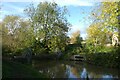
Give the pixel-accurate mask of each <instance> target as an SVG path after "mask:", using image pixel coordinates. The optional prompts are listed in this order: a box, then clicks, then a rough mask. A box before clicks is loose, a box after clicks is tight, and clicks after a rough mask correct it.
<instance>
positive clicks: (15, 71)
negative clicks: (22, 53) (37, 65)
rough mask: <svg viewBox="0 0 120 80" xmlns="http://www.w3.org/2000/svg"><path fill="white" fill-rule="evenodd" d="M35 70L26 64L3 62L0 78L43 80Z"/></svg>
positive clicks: (41, 75) (42, 76)
mask: <svg viewBox="0 0 120 80" xmlns="http://www.w3.org/2000/svg"><path fill="white" fill-rule="evenodd" d="M45 77H46V76H45V75H43V74H40V73H39V72H38V71H37V70H36V69H34V68H33V67H32V66H30V65H28V64H21V63H18V62H13V61H7V60H3V62H2V78H3V79H5V78H45Z"/></svg>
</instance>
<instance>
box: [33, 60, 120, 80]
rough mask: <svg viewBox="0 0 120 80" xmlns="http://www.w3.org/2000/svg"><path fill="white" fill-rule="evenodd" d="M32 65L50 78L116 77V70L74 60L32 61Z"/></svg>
mask: <svg viewBox="0 0 120 80" xmlns="http://www.w3.org/2000/svg"><path fill="white" fill-rule="evenodd" d="M32 66H33V67H34V68H36V69H37V70H38V71H39V72H40V73H44V74H46V75H47V76H49V77H50V78H82V79H83V80H84V79H85V80H87V79H91V78H92V79H93V78H109V79H112V78H116V79H118V70H117V69H111V68H103V67H99V66H94V65H90V64H87V63H83V62H75V61H33V62H32Z"/></svg>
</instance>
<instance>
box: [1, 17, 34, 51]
mask: <svg viewBox="0 0 120 80" xmlns="http://www.w3.org/2000/svg"><path fill="white" fill-rule="evenodd" d="M1 24H2V42H3V43H2V46H3V52H4V50H5V51H6V50H7V49H9V51H8V53H10V52H13V53H16V52H19V51H20V50H23V49H24V48H26V47H29V46H31V44H32V42H33V38H32V37H33V35H32V33H31V30H30V29H31V28H30V26H29V22H28V21H25V20H23V19H21V18H20V17H18V16H13V15H11V16H10V15H8V16H6V17H5V18H4V20H3V21H2V22H1Z"/></svg>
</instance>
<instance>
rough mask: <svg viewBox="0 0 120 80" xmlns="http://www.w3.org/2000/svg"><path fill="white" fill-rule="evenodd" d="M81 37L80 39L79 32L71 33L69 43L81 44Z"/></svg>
mask: <svg viewBox="0 0 120 80" xmlns="http://www.w3.org/2000/svg"><path fill="white" fill-rule="evenodd" d="M82 40H83V39H82V37H80V31H79V30H78V31H76V32H73V33H72V35H71V38H70V43H72V44H81V41H82Z"/></svg>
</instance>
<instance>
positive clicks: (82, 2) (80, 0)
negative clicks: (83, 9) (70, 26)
mask: <svg viewBox="0 0 120 80" xmlns="http://www.w3.org/2000/svg"><path fill="white" fill-rule="evenodd" d="M44 1H48V2H56V3H57V4H58V5H60V6H93V3H91V2H90V1H89V0H3V2H44Z"/></svg>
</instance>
